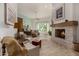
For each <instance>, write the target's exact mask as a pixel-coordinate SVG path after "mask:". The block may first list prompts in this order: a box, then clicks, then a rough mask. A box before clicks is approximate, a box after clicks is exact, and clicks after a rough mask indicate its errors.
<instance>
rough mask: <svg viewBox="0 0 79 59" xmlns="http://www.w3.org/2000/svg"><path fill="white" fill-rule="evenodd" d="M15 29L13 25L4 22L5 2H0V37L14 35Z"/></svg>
mask: <svg viewBox="0 0 79 59" xmlns="http://www.w3.org/2000/svg"><path fill="white" fill-rule="evenodd" d="M13 6H14V4H13ZM15 9H16V8H15ZM15 31H16V30H14V28H13V26H6V25H5V24H4V4H3V3H0V38H3V36H14V33H15Z"/></svg>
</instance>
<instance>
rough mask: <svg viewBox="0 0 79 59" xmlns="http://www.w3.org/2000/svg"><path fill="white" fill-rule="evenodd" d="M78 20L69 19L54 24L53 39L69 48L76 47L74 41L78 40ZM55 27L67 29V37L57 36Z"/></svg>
mask: <svg viewBox="0 0 79 59" xmlns="http://www.w3.org/2000/svg"><path fill="white" fill-rule="evenodd" d="M77 25H78V22H76V21H68V22H63V23H58V24H53V30H52V31H53V32H52V40H53V41H55V42H56V43H58V44H60V45H63V46H65V47H67V48H72V49H74V42H76V36H77V35H76V31H77ZM55 29H65V39H64V40H63V38H58V37H56V36H55Z"/></svg>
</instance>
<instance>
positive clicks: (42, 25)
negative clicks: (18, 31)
mask: <svg viewBox="0 0 79 59" xmlns="http://www.w3.org/2000/svg"><path fill="white" fill-rule="evenodd" d="M37 29H38V31H39V32H48V31H49V23H38V24H37Z"/></svg>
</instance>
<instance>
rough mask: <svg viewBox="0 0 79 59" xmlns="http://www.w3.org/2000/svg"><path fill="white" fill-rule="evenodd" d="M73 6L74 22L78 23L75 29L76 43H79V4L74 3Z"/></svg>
mask: <svg viewBox="0 0 79 59" xmlns="http://www.w3.org/2000/svg"><path fill="white" fill-rule="evenodd" d="M73 5H74V20H76V21H78V27H77V28H76V37H77V38H76V39H77V40H76V41H77V42H78V43H79V3H75V4H73Z"/></svg>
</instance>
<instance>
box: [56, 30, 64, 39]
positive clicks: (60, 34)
mask: <svg viewBox="0 0 79 59" xmlns="http://www.w3.org/2000/svg"><path fill="white" fill-rule="evenodd" d="M55 37H58V38H62V39H65V29H55Z"/></svg>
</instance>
